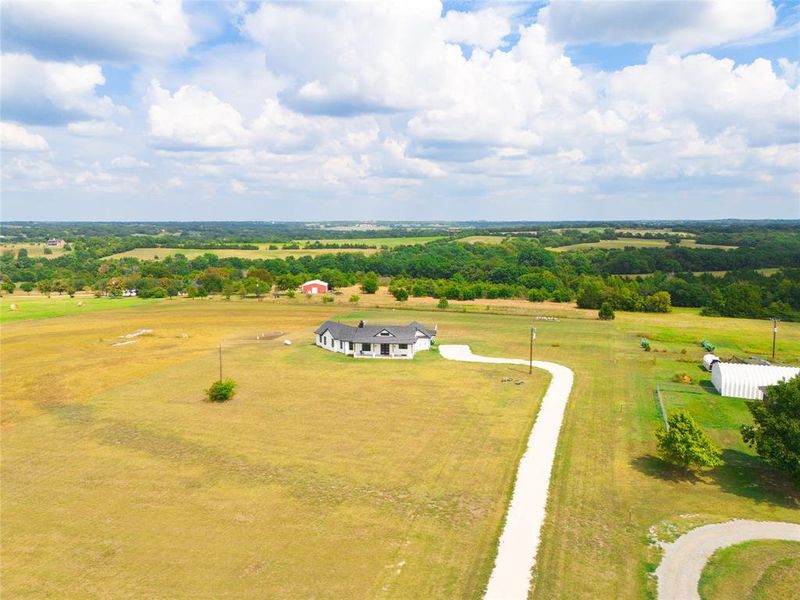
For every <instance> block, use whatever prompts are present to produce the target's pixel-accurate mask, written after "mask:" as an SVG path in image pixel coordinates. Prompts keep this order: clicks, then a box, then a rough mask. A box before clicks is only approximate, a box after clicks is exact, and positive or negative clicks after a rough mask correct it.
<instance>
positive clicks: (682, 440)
mask: <svg viewBox="0 0 800 600" xmlns="http://www.w3.org/2000/svg"><path fill="white" fill-rule="evenodd" d="M667 422H668V423H669V431H667V430H666V429H664V428H663V427H661V428H660V429H659V430H658V431H657V432H656V439H657V440H658V451H659V454H661V458H663V459H664V460H665V461H667V462H668V463H670V464H673V465H676V466H678V467H683V468H684V469H692V468H695V467H716V466H719V465H721V464H722V458H721V456H722V453H721V452H720V450H719V448H717V447H716V446H715V445H714V443H713V442H712V441H711V440H710V439H709V437H708V435H706V432H705V431H703V429H702V427H700V425H698V424H697V422H696V421H695V420H694V419H693V418H692V416H691V415H690V414H689V413H688V412H686V411H683V410H679V411H677V412H675V413H674V414H672V415H671V416H670V417H669V419H668V421H667Z"/></svg>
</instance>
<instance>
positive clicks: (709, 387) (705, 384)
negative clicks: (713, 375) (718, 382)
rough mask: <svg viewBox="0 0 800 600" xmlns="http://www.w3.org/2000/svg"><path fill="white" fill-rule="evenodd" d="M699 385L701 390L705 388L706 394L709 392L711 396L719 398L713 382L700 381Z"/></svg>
mask: <svg viewBox="0 0 800 600" xmlns="http://www.w3.org/2000/svg"><path fill="white" fill-rule="evenodd" d="M697 384H698V385H699V386H700V387H701V388H703V389H704V390H705V391H706V392H708V393H709V394H715V395H717V396H719V392H718V391H717V388H715V387H714V384H713V383H711V381H709V380H708V379H704V380H702V381H698V382H697Z"/></svg>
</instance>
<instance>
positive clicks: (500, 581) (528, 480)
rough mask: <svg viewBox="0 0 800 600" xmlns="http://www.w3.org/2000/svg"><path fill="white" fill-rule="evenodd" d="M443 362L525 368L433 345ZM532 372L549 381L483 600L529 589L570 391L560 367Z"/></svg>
mask: <svg viewBox="0 0 800 600" xmlns="http://www.w3.org/2000/svg"><path fill="white" fill-rule="evenodd" d="M439 352H440V354H441V355H442V356H443V357H444V358H446V359H448V360H461V361H466V362H481V363H498V364H512V365H526V366H527V365H528V364H529V362H528V361H527V360H524V359H520V358H490V357H486V356H478V355H477V354H473V353H472V351H471V350H470V349H469V346H462V345H444V346H439ZM533 366H534V367H536V368H537V369H544V370H545V371H548V372H549V373H550V374H551V375H552V376H553V378H552V381H551V382H550V387H548V388H547V392H546V393H545V395H544V398H543V399H542V405H541V407H540V408H539V414H538V415H537V417H536V422H535V423H534V425H533V428H532V429H531V434H530V436H529V437H528V445H527V448H526V449H525V454H523V456H522V459H521V460H520V462H519V468H518V469H517V479H516V482H515V484H514V492H513V494H512V496H511V503H510V504H509V507H508V512H507V513H506V523H505V526H504V528H503V533H502V534H501V536H500V543H499V544H498V547H497V558H496V559H495V563H494V569H492V574H491V576H490V577H489V585H488V587H487V589H486V595H485V596H484V597H485V598H487V599H490V600H526V599H527V598H528V591H529V589H530V584H531V569H532V568H533V566H534V564H535V563H536V552H537V550H538V548H539V536H540V532H541V529H542V525H543V524H544V515H545V507H546V505H547V491H548V488H549V486H550V472H551V471H552V468H553V460H554V458H555V455H556V445H557V444H558V434H559V432H560V430H561V421H562V420H563V417H564V409H565V408H566V407H567V400H568V399H569V393H570V390H571V389H572V381H573V374H572V370H571V369H568V368H567V367H564V366H562V365H559V364H556V363H551V362H542V361H539V360H535V361H533Z"/></svg>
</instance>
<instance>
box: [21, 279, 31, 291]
mask: <svg viewBox="0 0 800 600" xmlns="http://www.w3.org/2000/svg"><path fill="white" fill-rule="evenodd" d="M19 289H21V290H22V291H23V292H32V291H33V284H32V283H31V282H30V281H23V282H22V283H20V284H19Z"/></svg>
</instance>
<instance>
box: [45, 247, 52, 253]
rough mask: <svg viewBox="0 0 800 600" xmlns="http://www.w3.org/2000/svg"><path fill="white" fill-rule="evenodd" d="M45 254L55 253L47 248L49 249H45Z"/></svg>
mask: <svg viewBox="0 0 800 600" xmlns="http://www.w3.org/2000/svg"><path fill="white" fill-rule="evenodd" d="M44 253H45V254H52V253H53V249H52V248H47V247H45V249H44Z"/></svg>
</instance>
